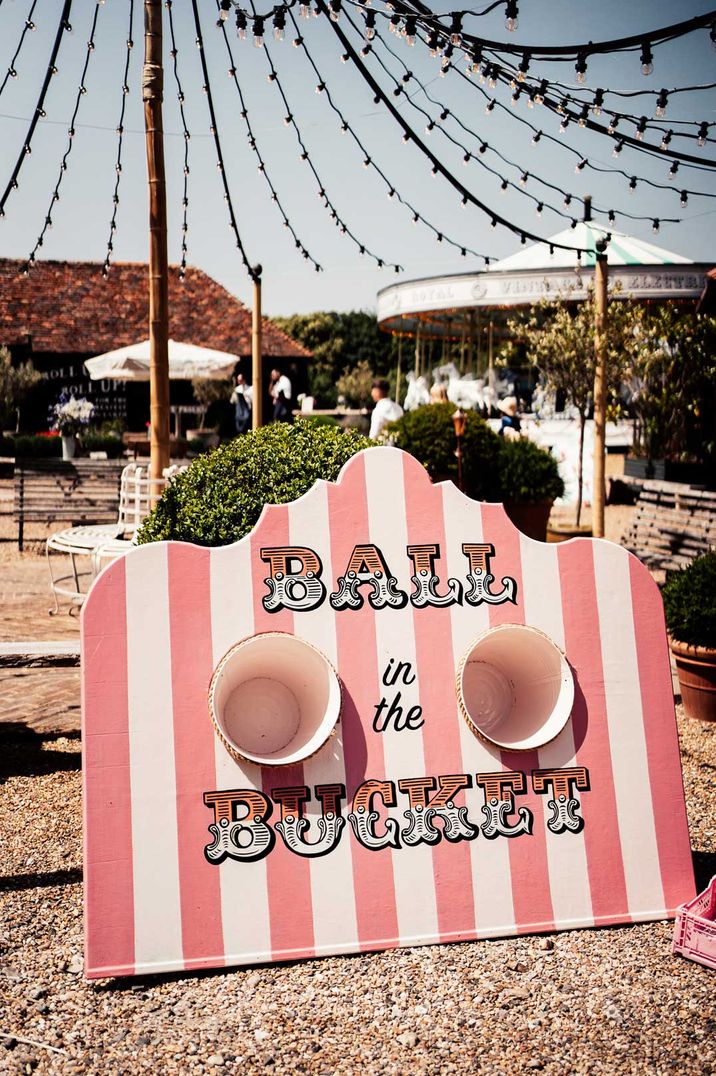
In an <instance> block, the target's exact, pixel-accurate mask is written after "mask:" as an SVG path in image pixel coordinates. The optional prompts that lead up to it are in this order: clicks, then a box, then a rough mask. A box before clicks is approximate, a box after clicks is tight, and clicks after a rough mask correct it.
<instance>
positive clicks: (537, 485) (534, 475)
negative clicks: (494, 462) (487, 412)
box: [499, 438, 564, 504]
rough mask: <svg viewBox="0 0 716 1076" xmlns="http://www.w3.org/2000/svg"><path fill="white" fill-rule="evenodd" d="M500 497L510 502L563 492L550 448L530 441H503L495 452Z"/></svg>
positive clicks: (532, 500)
mask: <svg viewBox="0 0 716 1076" xmlns="http://www.w3.org/2000/svg"><path fill="white" fill-rule="evenodd" d="M499 486H500V499H501V500H503V501H507V502H509V503H513V504H538V503H539V502H540V501H556V500H557V498H558V497H561V496H562V495H563V493H564V482H563V481H562V478H561V476H560V473H559V465H558V463H557V460H556V459H555V457H554V456H553V455H552V454H551V452H546V451H545V450H544V449H543V448H540V447H539V445H536V444H534V442H532V441H527V440H526V439H524V438H520V440H519V441H505V440H503V443H502V445H501V447H500V456H499Z"/></svg>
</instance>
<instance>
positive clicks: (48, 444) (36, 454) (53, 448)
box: [0, 434, 62, 459]
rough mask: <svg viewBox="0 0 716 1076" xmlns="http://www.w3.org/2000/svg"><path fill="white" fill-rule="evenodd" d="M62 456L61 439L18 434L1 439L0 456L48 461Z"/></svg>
mask: <svg viewBox="0 0 716 1076" xmlns="http://www.w3.org/2000/svg"><path fill="white" fill-rule="evenodd" d="M61 455H62V438H61V437H40V436H39V435H37V434H18V435H16V436H15V437H2V438H0V456H15V457H16V458H18V457H19V458H21V459H38V458H42V459H48V458H52V457H59V456H61Z"/></svg>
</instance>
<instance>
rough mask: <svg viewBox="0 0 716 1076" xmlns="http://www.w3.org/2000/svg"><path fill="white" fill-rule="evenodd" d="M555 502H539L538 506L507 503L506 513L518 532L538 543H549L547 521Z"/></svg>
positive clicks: (515, 502)
mask: <svg viewBox="0 0 716 1076" xmlns="http://www.w3.org/2000/svg"><path fill="white" fill-rule="evenodd" d="M553 504H554V501H538V502H537V504H520V503H518V502H517V501H505V505H504V507H505V511H506V512H507V515H508V516H509V517H510V519H511V520H512V522H513V523H514V525H515V526H516V527H517V529H518V530H520V531H522V533H523V534H526V535H527V537H528V538H535V539H536V540H537V541H538V542H546V541H547V521H548V520H549V514H550V512H551V511H552V505H553Z"/></svg>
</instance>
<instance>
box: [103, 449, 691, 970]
mask: <svg viewBox="0 0 716 1076" xmlns="http://www.w3.org/2000/svg"><path fill="white" fill-rule="evenodd" d="M356 547H367V550H366V549H365V548H363V549H361V550H360V551H359V554H357V555H356V554H355V550H356ZM416 547H417V548H416ZM475 547H477V548H479V549H482V550H483V554H484V551H485V549H487V551H488V554H489V557H488V563H487V565H486V569H487V571H488V572H489V573H491V575H492V576H494V578H493V579H492V580H488V582H487V587H486V590H487V593H488V595H490V594H491V595H492V599H493V600H490V599H489V597H488V598H485V596H484V594H485V588H484V584H485V573H483V575H482V577H481V579H482V581H481V584H480V585H479V586H477V588H476V587H475V586H474V583H475V580H474V574H473V578H472V579H471V578H470V577H469V571H470V567H471V563H472V562H471V560H470V548H472V549H473V554H474V548H475ZM490 547H492V549H493V550H494V552H493V553H489V550H490ZM296 548H301V549H303V550H304V551H305V550H306V549H308V550H312V551H313V552H314V553H315V554H316V555H317V557H318V558H319V561H320V567H319V570H318V574H319V576H320V579H321V581H322V583H323V584H324V586H323V587H322V588H321V589H322V591H323V593H322V595H321V600H320V601H318V602H317V603H315V602H314V604H313V607H312V608H290V606H291V605H292V599H291V597H290V593H289V591H288V590H282V588H281V587H280V586H277V585H276V580H275V578H272V575H273V576H274V577H275V576H276V566H277V565H279V566H280V564H281V556H282V555H283V554H282V553H281V552H280V551H284V553H285V555H286V556H287V557H288V556H289V552H286V551H290V550H295V549H296ZM466 550H467V551H466ZM262 554H263V556H262ZM376 555H378V556H379V557H380V558H381V561H382V564H383V565H384V566H385V568H386V574H387V575H389V576H392V577H393V579H394V583H393V584H392V592H393V594H394V595H397V596H398V598H397V600H393V599H392V598H391V599H390V600H388V599H386V597H385V595H386V592H387V593H388V594H389V595H390V592H391V587H390V586H389V587H388V588H382V589H381V588H380V587H379V586H377V585H373V583H372V580H371V579H370V577H369V575H368V571H367V569H368V568H371V569H373V568H374V567H375V556H376ZM431 557H432V560H431V559H430V558H431ZM301 563H302V561H301V556H300V555H298V556H295V557H294V559H293V560H290V559H289V560H286V561H285V562H284V567H285V568H286V570H287V571H289V572H292V571H300V570H301ZM350 565H352V568H353V570H356V571H357V582H354V583H353V586H352V590H351V587H348V589H347V590H346V577H347V574H348V570H349V566H350ZM426 566H427V569H428V575H429V576H432V575H435V576H437V577H438V579H437V580H436V582H435V584H434V587H433V588H432V590H430V588H429V587H427V588H426V584H425V583H422V582H421V580H420V578H419V571H418V569H419V568H420V567H422V568H423V569H424V568H425V567H426ZM472 566H473V567H474V564H473V565H472ZM477 574H478V576H479V574H480V573H479V571H478V572H477ZM414 576H415V578H413V577H414ZM448 579H451V580H457V581H459V583H458V584H457V585H454V586H453V584H451V583H448ZM267 580H271V582H267ZM510 581H512V582H510ZM470 585H472V591H470ZM481 587H482V588H483V589H482V590H481ZM305 589H306V588H298V590H293V591H292V593H293V595H294V603H293V604H295V605H298V606H300V604H301V602H300V600H299V598H298V597H296V596H297V595H300V594H304V596H305ZM426 589H427V590H428V591H430V594H431V595H432V597H431V596H428V597H426ZM509 592H511V596H510V593H509ZM351 593H352V594H353V595H358V596H359V597H360V598H361V599H362V601H360V602H359V603H357V604H358V605H359V607H354V605H355V604H356V603H355V602H354V604H353V605H351V604H350V601H349V599H350V598H351ZM469 593H472V600H468V594H469ZM341 594H343V599H345V600H342V599H341ZM501 594H502V595H503V597H502V598H500V597H499V595H501ZM272 595H273V598H272V597H271V596H272ZM281 595H283V601H282V600H281ZM381 595H382V596H381ZM421 595H422V596H421ZM481 595H482V596H481ZM505 595H507V597H505ZM440 596H442V597H443V604H435V603H434V601H433V599H435V600H437V601H439V600H440ZM381 602H383V604H381ZM267 604H268V606H269V608H267ZM304 604H308V605H310V604H311V603H310V602H304ZM287 606H289V607H287ZM374 606H377V608H376V607H374ZM504 623H513V624H525V625H529V626H532V627H535V628H538V629H540V630H541V631H542V632H544V633H546V635H548V636H549V637H550V639H552V640H553V641H554V643H555V644H556V645H557V646H558V647H559V648H560V649H561V650H563V652H564V653H565V655H566V657H567V660H568V662H569V664H570V666H571V669H572V672H573V676H574V682H575V702H574V706H573V709H572V712H571V716H570V718H569V720H568V721H567V724H566V725H565V727H564V728H563V730H562V732H561V733H560V734H559V735H558V736H557V737H556V739H554V740H552V741H551V742H549V743H547V744H545V745H544V746H541V747H539V748H538V749H535V750H530V751H517V750H511V751H505V750H500V749H499V748H498V747H496V746H493V745H491V744H489V743H488V742H486V741H485V740H483V739H481V738H479V737H478V736H476V735H475V734H474V732H473V731H472V729H471V728H470V727H469V725H468V723H467V722H466V721H465V720H464V719H463V717H462V716H461V714H460V712H459V707H458V702H457V698H456V687H455V679H456V669H457V668H458V665H459V663H460V659H461V657H462V655H463V654H464V653H465V651H466V650H467V649H468V648H469V647H470V645H471V644H472V642H473V641H474V640H475V639H476V637H478V636H479V635H480V634H481V633H482V632H484V631H485V630H486V629H488V628H490V627H492V626H495V625H499V624H504ZM269 631H270V632H276V631H278V632H287V633H291V634H294V635H295V636H297V637H299V638H301V639H303V640H306V641H307V642H309V643H311V644H312V645H313V646H315V647H317V648H318V649H319V650H320V651H322V652H323V654H325V655H326V656H327V657H328V658H329V660H330V662H331V663H332V664H333V666H334V668H335V669H336V670H337V672H338V675H339V678H340V680H341V683H342V689H343V700H342V712H341V717H340V720H339V723H338V726H337V732H336V734H335V735H334V736H333V737H331V739H329V741H328V742H327V743H326V745H325V746H324V747H323V748H322V749H321V750H320V751H318V752H317V753H316V754H315V755H313V756H312V757H311V758H308V759H307V760H306V761H304V762H303V763H300V764H291V765H288V766H272V767H260V766H258V765H255V764H253V763H248V762H247V763H241V762H238V761H236V759H235V758H234V757H232V755H230V754H229V752H228V751H227V749H226V747H225V746H224V744H223V743H222V741H221V739H220V738H219V736H218V735H217V734H216V731H215V728H214V725H213V724H212V721H211V719H210V716H209V709H208V690H209V684H210V681H211V678H212V673H213V670H214V669H215V667H216V666H217V665H218V663H219V661H220V660H221V658H222V656H223V655H224V654H225V653H226V652H227V651H228V650H229V649H230V648H231V647H232V646H233V645H234V644H235V643H237V642H238V641H239V640H243V639H246V638H247V637H250V636H252V635H254V634H256V633H262V632H269ZM401 663H402V664H401ZM396 673H399V674H400V675H398V676H396ZM394 677H395V679H394ZM82 683H83V740H84V793H85V798H84V805H85V911H86V918H85V930H86V974H87V975H88V976H89V977H100V976H113V975H134V974H146V973H149V972H167V971H172V970H187V969H192V968H205V967H217V966H224V965H226V966H228V965H236V964H250V963H257V962H266V961H279V960H293V959H297V958H304V957H314V956H322V955H326V954H333V953H352V952H359V951H363V950H371V949H381V948H387V947H393V946H407V945H419V944H430V943H436V942H451V941H461V940H465V939H474V938H488V937H499V936H506V935H513V934H519V933H527V932H534V931H554V930H559V929H571V928H575V927H592V926H600V925H606V924H615V923H631V922H637V921H641V920H650V919H663V918H665V917H668V916H673V914H674V910H675V908H676V906H677V905H678V904H681V903H682V902H683V901H685V900H688V899H689V898H690V897H691V896H692V895H693V893H694V881H693V873H692V866H691V854H690V847H689V835H688V829H687V822H686V812H685V807H684V796H683V787H682V779H681V768H680V761H679V749H678V741H677V735H676V725H675V719H674V708H673V699H672V692H671V677H670V670H669V659H668V655H667V646H666V636H665V630H664V620H663V614H662V606H661V599H660V596H659V593H658V590H657V588H656V586H655V585H654V583H653V581H652V580H651V578H650V576H649V574H648V572H647V570H646V569H645V568H644V567H643V566H642V564H641V563H640V562H639V561H638V560H636V559H635V558H634V557H632V556H631V555H630V554H629V553H627V552H626V551H625V550H623V549H622V548H620V547H619V546H616V545H613V544H610V543H608V542H605V541H592V540H584V539H579V540H575V541H571V542H567V543H565V544H561V545H546V544H542V543H539V542H534V541H532V540H530V539H528V538H525V537H524V536H523V535H521V534H520V533H519V531H517V530H516V529H515V527H514V526H513V525H512V524H511V522H510V521H509V519H508V518H507V516H506V515H505V512H504V510H503V508H502V506H501V505H496V504H483V503H478V502H476V501H472V500H470V499H468V498H466V497H464V496H463V495H462V494H461V493H459V492H458V490H457V489H456V488H455V486H453V485H452V484H451V483H443V484H440V485H433V484H432V483H431V482H430V480H429V479H428V478H427V476H426V474H425V471H424V470H423V469H422V467H421V466H420V465H419V464H418V463H417V462H416V461H415V460H414V459H413V458H412V457H410V456H408V455H405V454H404V453H402V452H400V451H398V450H397V449H392V448H374V449H369V450H367V451H366V452H363V453H361V454H360V455H358V456H356V457H354V458H353V459H352V460H351V461H350V462H349V463H348V464H347V465H346V467H345V468H344V470H343V472H342V474H341V476H340V479H339V481H338V482H337V483H335V484H333V483H318V484H317V485H316V486H315V487H314V488H313V489H312V490H311V491H310V492H309V493H307V494H306V495H305V496H304V497H302V498H300V499H299V500H298V501H295V502H293V503H291V504H289V505H283V506H278V507H276V506H270V507H267V508H266V509H265V510H264V513H263V514H262V516H261V519H260V520H259V522H258V524H257V526H256V527H255V529H254V530H253V531H252V533H251V534H249V535H248V536H247V537H246V538H244V539H243V540H242V541H240V542H238V543H236V544H235V545H232V546H227V547H223V548H217V549H206V548H199V547H196V546H191V545H184V544H181V543H173V542H172V543H159V544H155V545H149V546H142V547H139V548H137V549H136V550H132V551H131V552H130V553H129V554H128V555H127V556H125V557H124V558H122V559H121V560H117V561H115V562H114V563H113V564H111V565H110V566H109V567H108V568H107V569H106V570H105V571H104V572H103V573H102V574H101V576H100V577H99V579H98V580H97V582H96V583H95V585H94V587H93V588H92V591H91V593H90V595H89V597H88V599H87V602H86V604H85V607H84V609H83V613H82ZM398 692H399V693H400V698H396V696H397V695H398ZM382 699H385V700H386V702H385V705H384V706H383V708H382V709H381V708H380V702H381V700H382ZM393 702H394V703H395V706H394V707H393V708H392V716H391V718H390V719H389V720H386V715H387V714H388V710H389V708H390V704H391V703H393ZM398 705H399V706H400V708H401V711H402V713H403V721H402V727H401V721H400V720H399V721H398V722H397V726H396V722H395V720H394V718H395V715H396V714H397V706H398ZM406 715H411V716H410V720H407V717H406ZM219 793H224V795H219ZM257 793H259V794H260V796H259V798H258V799H257V796H256V794H257ZM453 801H454V802H453ZM257 804H259V808H260V809H257V806H256V805H257ZM498 808H499V809H498ZM425 813H426V814H427V816H428V817H425ZM301 819H305V820H306V821H307V823H308V825H307V827H304V826H301V825H298V826H297V825H296V821H297V820H298V821H299V822H300V820H301ZM277 822H278V823H279V824H278V826H277V825H276V823H277ZM221 825H223V826H224V827H226V826H228V827H230V828H231V830H232V832H233V834H234V840H233V841H229V842H224V844H223V846H222V849H218V850H217V840H218V836H217V834H220V826H221ZM262 826H263V827H264V831H266V830H268V834H267V840H266V841H264V842H263V844H261V843H260V842H259V843H257V841H256V840H255V837H256V835H257V832H258V828H260V827H262ZM210 827H213V829H210ZM264 835H266V833H265V834H264Z"/></svg>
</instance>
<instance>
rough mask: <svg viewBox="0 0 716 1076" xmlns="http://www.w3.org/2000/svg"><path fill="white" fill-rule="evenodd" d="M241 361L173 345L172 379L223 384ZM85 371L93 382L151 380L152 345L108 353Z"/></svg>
mask: <svg viewBox="0 0 716 1076" xmlns="http://www.w3.org/2000/svg"><path fill="white" fill-rule="evenodd" d="M238 361H239V357H238V355H229V354H228V352H226V351H215V350H214V348H208V347H198V346H197V345H196V344H183V343H179V342H178V341H177V340H170V341H169V377H170V378H171V379H172V380H174V381H177V380H183V381H191V380H193V379H194V378H212V379H215V380H222V379H225V378H229V377H231V375H232V373H233V371H234V367H235V366H236V364H237V362H238ZM85 370H86V371H87V373H88V374H89V376H90V377H91V378H92V380H93V381H99V380H100V379H101V378H110V379H113V380H115V381H148V380H149V341H148V340H142V341H141V343H139V344H130V345H129V347H120V348H117V350H116V351H107V352H105V354H104V355H98V356H97V357H96V358H95V359H88V360H87V361H86V363H85Z"/></svg>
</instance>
